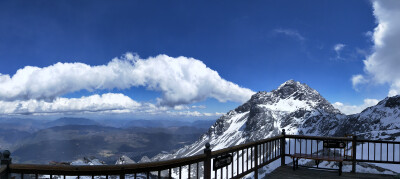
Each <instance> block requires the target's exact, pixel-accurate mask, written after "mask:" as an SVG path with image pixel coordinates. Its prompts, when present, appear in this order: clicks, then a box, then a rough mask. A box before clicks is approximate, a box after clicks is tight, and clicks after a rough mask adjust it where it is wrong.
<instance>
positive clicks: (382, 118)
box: [338, 95, 400, 141]
mask: <svg viewBox="0 0 400 179" xmlns="http://www.w3.org/2000/svg"><path fill="white" fill-rule="evenodd" d="M343 132H347V133H349V132H352V133H355V134H357V135H358V136H359V137H362V138H366V139H373V140H395V141H399V140H400V95H398V96H393V97H387V98H385V99H383V100H382V101H380V102H379V103H378V104H377V105H375V106H371V107H369V108H367V109H364V110H363V111H362V112H361V113H359V114H354V115H349V116H347V117H346V119H345V120H344V121H343V124H342V125H341V126H340V128H339V130H338V133H343Z"/></svg>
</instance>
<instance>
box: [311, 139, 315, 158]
mask: <svg viewBox="0 0 400 179" xmlns="http://www.w3.org/2000/svg"><path fill="white" fill-rule="evenodd" d="M313 141H314V140H312V139H311V157H312V156H313V150H312V146H313V143H314V142H313Z"/></svg>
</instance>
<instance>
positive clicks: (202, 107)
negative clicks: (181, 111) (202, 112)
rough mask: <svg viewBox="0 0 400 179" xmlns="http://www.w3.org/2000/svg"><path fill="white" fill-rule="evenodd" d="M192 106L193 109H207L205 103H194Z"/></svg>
mask: <svg viewBox="0 0 400 179" xmlns="http://www.w3.org/2000/svg"><path fill="white" fill-rule="evenodd" d="M192 108H193V109H195V108H198V109H205V108H206V106H204V105H198V106H196V105H193V106H192Z"/></svg>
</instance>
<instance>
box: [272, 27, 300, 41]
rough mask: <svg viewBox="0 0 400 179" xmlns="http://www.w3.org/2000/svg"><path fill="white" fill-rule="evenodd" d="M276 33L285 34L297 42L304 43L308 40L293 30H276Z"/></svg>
mask: <svg viewBox="0 0 400 179" xmlns="http://www.w3.org/2000/svg"><path fill="white" fill-rule="evenodd" d="M274 31H275V33H280V34H284V35H287V36H291V37H294V38H296V39H297V40H300V41H304V40H305V39H306V38H304V37H303V36H302V35H301V34H300V33H299V32H297V31H296V30H292V29H275V30H274Z"/></svg>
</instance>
